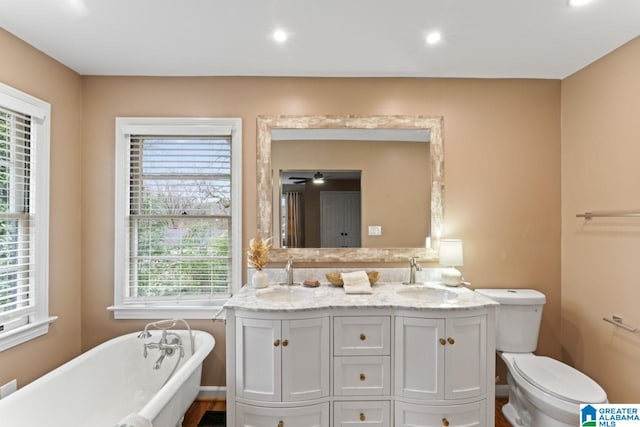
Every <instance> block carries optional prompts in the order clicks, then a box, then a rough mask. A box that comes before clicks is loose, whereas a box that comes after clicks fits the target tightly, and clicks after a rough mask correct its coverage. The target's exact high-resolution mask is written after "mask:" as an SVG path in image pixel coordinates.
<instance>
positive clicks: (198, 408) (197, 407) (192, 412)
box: [182, 398, 511, 427]
mask: <svg viewBox="0 0 640 427" xmlns="http://www.w3.org/2000/svg"><path fill="white" fill-rule="evenodd" d="M506 402H507V400H506V399H503V398H497V399H496V426H495V427H511V424H509V423H508V422H507V420H505V418H504V416H503V415H502V405H504V404H505V403H506ZM226 410H227V403H226V401H225V400H224V399H217V400H196V401H195V402H193V405H191V407H190V408H189V410H188V411H187V413H186V414H185V416H184V422H183V423H182V427H197V426H198V421H200V419H201V418H202V416H203V415H204V413H205V412H206V411H226Z"/></svg>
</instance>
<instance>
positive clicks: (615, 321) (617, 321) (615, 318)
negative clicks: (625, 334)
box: [602, 316, 638, 332]
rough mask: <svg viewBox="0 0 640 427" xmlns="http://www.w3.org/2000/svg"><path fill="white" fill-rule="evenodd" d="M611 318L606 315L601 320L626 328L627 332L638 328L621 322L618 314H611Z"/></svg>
mask: <svg viewBox="0 0 640 427" xmlns="http://www.w3.org/2000/svg"><path fill="white" fill-rule="evenodd" d="M611 317H612V318H611V319H609V318H608V317H603V318H602V320H604V321H605V322H609V323H611V324H613V325H616V326H618V327H620V328H622V329H624V330H627V331H629V332H635V331H637V330H638V329H637V328H634V327H633V326H629V325H625V324H624V323H622V317H620V316H611Z"/></svg>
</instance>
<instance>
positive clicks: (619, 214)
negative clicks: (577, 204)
mask: <svg viewBox="0 0 640 427" xmlns="http://www.w3.org/2000/svg"><path fill="white" fill-rule="evenodd" d="M636 217H638V218H640V211H609V212H604V211H602V212H585V213H581V214H576V218H584V219H592V218H636Z"/></svg>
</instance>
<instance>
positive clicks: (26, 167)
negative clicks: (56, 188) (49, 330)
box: [0, 107, 35, 331]
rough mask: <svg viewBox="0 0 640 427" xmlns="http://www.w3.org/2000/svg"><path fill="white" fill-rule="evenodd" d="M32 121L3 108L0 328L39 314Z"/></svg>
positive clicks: (0, 127)
mask: <svg viewBox="0 0 640 427" xmlns="http://www.w3.org/2000/svg"><path fill="white" fill-rule="evenodd" d="M31 158H32V157H31V117H30V116H29V115H26V114H22V113H19V112H17V111H12V110H9V109H6V108H2V107H0V328H1V329H2V330H3V331H9V330H11V329H15V328H17V327H20V326H23V325H26V324H27V323H28V322H29V316H30V315H31V314H33V313H34V311H35V292H34V289H33V285H34V284H33V267H34V266H33V262H32V236H31V233H32V231H33V229H32V227H31V215H30V195H31V184H32V163H31Z"/></svg>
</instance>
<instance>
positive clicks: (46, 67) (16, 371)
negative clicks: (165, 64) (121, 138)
mask: <svg viewBox="0 0 640 427" xmlns="http://www.w3.org/2000/svg"><path fill="white" fill-rule="evenodd" d="M0 52H1V55H2V60H1V61H2V65H1V66H0V82H2V83H5V84H8V85H9V86H13V87H15V88H16V89H19V90H21V91H23V92H26V93H29V94H30V95H33V96H35V97H37V98H40V99H42V100H43V101H47V102H49V103H50V104H51V189H50V197H51V213H50V215H51V216H50V225H49V227H50V230H51V234H50V242H49V250H50V254H49V265H50V270H49V272H50V276H49V284H50V285H49V286H50V288H49V291H50V304H49V311H50V314H51V315H55V316H58V317H59V319H58V321H56V322H55V323H53V324H52V326H51V328H50V330H49V333H48V334H47V335H45V336H42V337H39V338H36V339H35V340H31V341H28V342H26V343H24V344H21V345H19V346H17V347H13V348H11V349H9V350H7V351H3V352H1V353H0V384H4V383H5V382H7V381H9V380H11V379H13V378H16V379H17V380H18V386H20V387H21V386H23V385H25V384H26V383H28V382H30V381H32V380H34V379H35V378H37V377H39V376H41V375H42V374H44V373H46V372H48V371H50V370H51V369H53V368H55V367H57V366H59V365H60V364H62V363H63V362H66V361H67V360H69V359H72V358H73V357H75V356H76V355H78V354H79V353H80V350H81V343H80V338H81V337H80V323H81V316H80V295H81V288H80V270H81V262H80V256H81V246H80V244H81V241H80V223H81V202H80V186H81V179H82V176H81V169H82V161H81V156H80V155H81V140H80V128H81V120H82V104H81V102H82V97H81V89H82V87H81V78H80V76H79V75H78V74H76V73H75V72H73V71H71V70H69V69H68V68H66V67H64V66H62V65H61V64H60V63H58V62H56V61H54V60H53V59H51V58H50V57H48V56H46V55H44V54H43V53H42V52H40V51H37V50H36V49H34V48H33V47H31V46H29V45H28V44H26V43H24V42H23V41H21V40H19V39H17V38H15V37H14V36H12V35H11V34H9V33H7V32H6V31H5V30H3V29H0Z"/></svg>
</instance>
